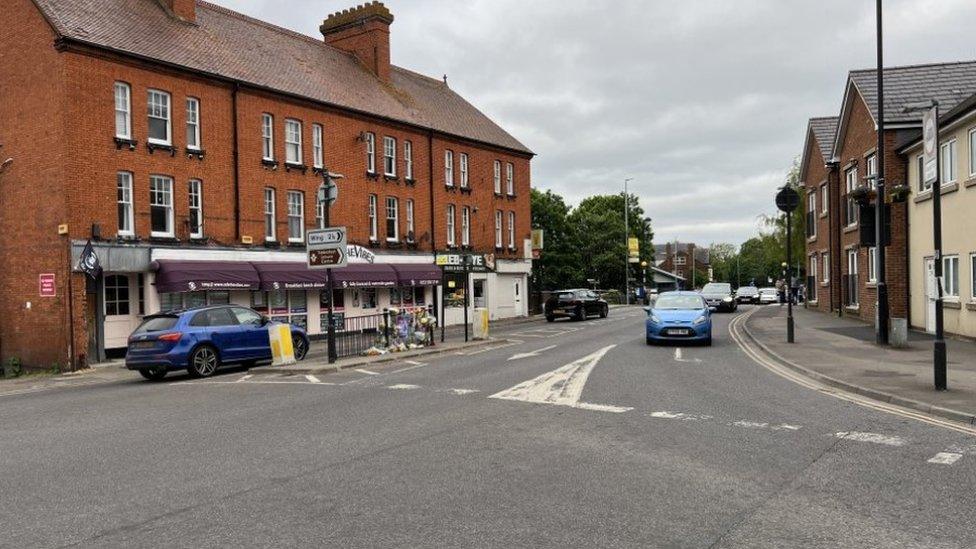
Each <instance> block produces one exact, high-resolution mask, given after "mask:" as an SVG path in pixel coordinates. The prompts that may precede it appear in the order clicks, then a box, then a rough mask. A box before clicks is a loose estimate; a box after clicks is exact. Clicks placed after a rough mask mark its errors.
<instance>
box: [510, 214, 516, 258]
mask: <svg viewBox="0 0 976 549" xmlns="http://www.w3.org/2000/svg"><path fill="white" fill-rule="evenodd" d="M515 248H516V246H515V212H513V211H509V212H508V249H510V250H514V249H515Z"/></svg>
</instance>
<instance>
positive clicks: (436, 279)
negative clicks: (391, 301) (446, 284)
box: [393, 263, 444, 286]
mask: <svg viewBox="0 0 976 549" xmlns="http://www.w3.org/2000/svg"><path fill="white" fill-rule="evenodd" d="M393 270H395V271H396V273H397V284H398V285H400V286H437V285H439V284H440V283H441V279H442V278H443V276H444V273H443V271H441V268H440V267H438V266H437V265H434V264H431V263H398V264H394V265H393Z"/></svg>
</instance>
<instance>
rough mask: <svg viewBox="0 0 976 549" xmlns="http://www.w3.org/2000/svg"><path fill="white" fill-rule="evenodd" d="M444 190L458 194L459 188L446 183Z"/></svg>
mask: <svg viewBox="0 0 976 549" xmlns="http://www.w3.org/2000/svg"><path fill="white" fill-rule="evenodd" d="M444 190H446V191H447V192H451V193H456V192H457V187H455V186H454V185H448V184H446V183H445V184H444Z"/></svg>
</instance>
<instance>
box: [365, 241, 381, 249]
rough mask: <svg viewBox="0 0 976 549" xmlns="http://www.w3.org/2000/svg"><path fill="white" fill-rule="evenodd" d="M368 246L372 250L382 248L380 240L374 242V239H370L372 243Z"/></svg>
mask: <svg viewBox="0 0 976 549" xmlns="http://www.w3.org/2000/svg"><path fill="white" fill-rule="evenodd" d="M366 246H368V247H370V248H379V247H380V241H379V240H372V239H370V241H369V242H368V243H367V244H366Z"/></svg>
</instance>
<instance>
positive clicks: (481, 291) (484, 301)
mask: <svg viewBox="0 0 976 549" xmlns="http://www.w3.org/2000/svg"><path fill="white" fill-rule="evenodd" d="M473 282H474V286H473V288H472V292H471V295H472V297H473V300H472V303H471V304H472V305H473V306H474V308H476V309H478V308H482V309H484V308H487V307H488V293H487V291H486V286H487V284H486V282H487V281H486V280H485V279H484V278H476V279H474V281H473Z"/></svg>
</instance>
